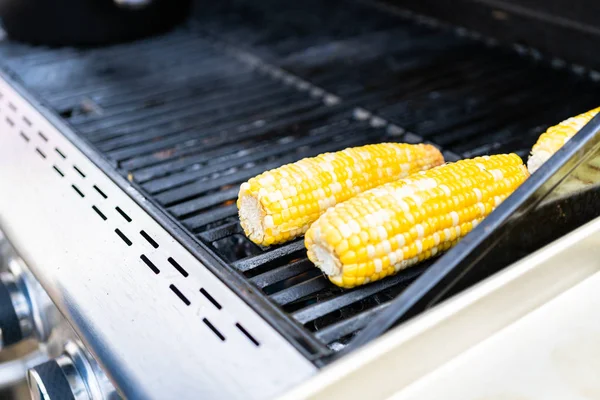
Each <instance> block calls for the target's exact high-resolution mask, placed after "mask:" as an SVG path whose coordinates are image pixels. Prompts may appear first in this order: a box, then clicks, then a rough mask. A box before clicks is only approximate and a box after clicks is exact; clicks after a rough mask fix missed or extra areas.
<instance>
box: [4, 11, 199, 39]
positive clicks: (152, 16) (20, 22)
mask: <svg viewBox="0 0 600 400" xmlns="http://www.w3.org/2000/svg"><path fill="white" fill-rule="evenodd" d="M189 7H190V0H153V1H152V2H151V3H150V4H149V5H147V6H145V7H143V8H140V9H127V8H122V7H119V6H118V5H117V4H115V2H114V1H113V0H0V18H1V19H2V25H3V28H4V30H5V31H6V33H7V34H8V37H9V38H10V39H13V40H18V41H22V42H27V43H31V44H40V45H50V46H65V45H66V46H77V45H103V44H110V43H117V42H124V41H130V40H134V39H137V38H141V37H145V36H149V35H153V34H157V33H161V32H164V31H166V30H169V29H171V28H172V27H173V26H175V25H176V24H178V23H179V22H181V21H182V20H183V19H185V17H186V16H187V14H188V11H189Z"/></svg>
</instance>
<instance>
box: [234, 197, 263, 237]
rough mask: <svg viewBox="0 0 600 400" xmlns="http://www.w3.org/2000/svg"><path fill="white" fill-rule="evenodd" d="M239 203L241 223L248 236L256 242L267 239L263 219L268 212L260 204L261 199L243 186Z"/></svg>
mask: <svg viewBox="0 0 600 400" xmlns="http://www.w3.org/2000/svg"><path fill="white" fill-rule="evenodd" d="M238 203H239V205H238V209H239V217H240V224H241V225H242V228H243V229H244V232H246V234H247V236H248V238H249V239H250V240H252V241H253V242H254V243H258V244H260V243H262V242H263V241H264V239H265V227H264V224H263V221H264V220H265V216H266V214H267V213H266V212H265V209H264V207H263V206H262V205H261V204H260V200H259V199H258V198H257V197H256V196H254V195H252V194H251V193H247V192H246V191H245V190H244V188H241V189H240V194H239V195H238Z"/></svg>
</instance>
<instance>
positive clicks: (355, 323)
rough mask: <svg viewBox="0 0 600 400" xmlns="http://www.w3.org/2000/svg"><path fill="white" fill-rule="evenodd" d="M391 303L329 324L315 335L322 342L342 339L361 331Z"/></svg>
mask: <svg viewBox="0 0 600 400" xmlns="http://www.w3.org/2000/svg"><path fill="white" fill-rule="evenodd" d="M388 304H389V303H383V304H380V305H378V306H375V307H373V308H370V309H368V310H365V311H363V312H361V313H360V314H356V315H354V316H352V317H349V318H347V319H345V320H342V321H339V322H337V323H334V324H332V325H329V326H327V327H325V328H323V329H321V330H318V331H316V332H315V336H316V337H317V339H319V340H320V341H321V342H323V343H325V344H330V343H333V342H335V341H338V340H340V339H342V338H343V337H345V336H348V335H351V334H353V333H355V332H358V331H360V330H361V329H363V328H364V327H365V326H367V325H368V324H369V322H371V321H372V320H373V318H375V316H376V315H377V314H379V313H380V312H382V311H383V310H384V309H385V308H386V307H387V306H388Z"/></svg>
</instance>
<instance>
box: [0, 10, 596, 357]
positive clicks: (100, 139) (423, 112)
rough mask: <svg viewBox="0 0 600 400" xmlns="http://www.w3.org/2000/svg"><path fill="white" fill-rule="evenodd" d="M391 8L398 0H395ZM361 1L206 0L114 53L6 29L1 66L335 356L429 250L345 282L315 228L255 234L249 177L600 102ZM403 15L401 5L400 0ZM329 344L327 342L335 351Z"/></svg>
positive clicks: (562, 79)
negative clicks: (306, 232)
mask: <svg viewBox="0 0 600 400" xmlns="http://www.w3.org/2000/svg"><path fill="white" fill-rule="evenodd" d="M388 11H389V10H388ZM388 11H385V10H382V9H380V8H375V7H373V6H372V5H370V4H368V3H359V2H352V1H342V0H339V1H328V2H320V1H313V0H310V1H304V2H302V3H301V4H292V3H290V4H287V3H286V4H281V2H277V1H261V2H251V1H242V0H235V1H228V2H210V3H207V4H204V3H203V2H202V3H200V4H198V7H196V12H195V15H194V17H193V18H191V20H190V21H189V22H188V24H187V25H186V26H184V27H181V28H179V29H178V30H176V31H173V32H171V33H169V34H166V35H163V36H159V37H154V38H150V39H146V40H142V41H138V42H134V43H128V44H121V45H116V46H111V47H106V48H89V49H73V48H60V49H54V48H40V47H30V46H25V45H21V44H16V43H11V42H4V43H3V44H1V45H0V55H1V56H2V62H3V67H4V68H5V69H7V70H9V71H10V72H11V73H12V74H14V75H16V76H17V77H18V79H20V80H21V81H22V82H23V83H24V85H25V86H26V87H27V88H29V89H30V90H31V91H32V92H34V93H35V94H36V95H37V96H39V97H40V99H42V100H43V101H44V102H45V103H46V104H47V105H48V107H49V108H50V109H52V110H54V111H55V112H56V113H57V114H59V115H60V116H62V118H64V119H65V120H66V121H67V122H68V123H69V124H70V125H71V126H72V127H73V128H74V130H75V131H76V132H77V133H78V134H79V135H80V136H81V137H82V138H84V139H85V140H87V141H88V142H89V143H91V144H92V145H93V146H94V147H95V148H96V149H97V150H98V152H99V153H100V154H102V155H103V156H104V157H106V158H107V159H108V160H110V161H111V162H112V163H113V164H114V166H115V167H116V168H117V169H118V171H119V172H120V173H121V174H123V175H124V176H126V177H128V179H129V180H130V181H131V182H132V183H133V184H134V185H137V186H138V187H139V188H140V189H141V190H142V191H143V192H144V193H146V194H147V196H148V197H149V198H150V199H152V200H153V201H154V202H155V203H156V204H158V205H159V206H160V207H162V208H163V209H164V210H165V212H166V213H167V214H168V215H170V216H171V217H172V218H173V219H174V220H175V221H177V222H178V223H180V224H181V225H182V226H183V227H184V228H185V229H187V230H189V231H190V232H191V233H192V234H193V237H195V238H196V239H197V241H198V242H199V243H200V244H201V245H202V246H205V247H206V248H207V249H208V250H209V251H211V252H213V253H214V254H216V255H217V257H219V258H220V259H221V260H222V261H223V267H224V268H228V269H230V270H231V271H233V272H234V273H237V274H240V275H242V276H243V277H244V278H246V280H247V282H248V283H249V284H250V285H254V286H255V287H256V288H258V289H260V291H261V292H262V294H263V295H264V296H265V297H266V298H267V299H269V301H271V302H273V303H274V304H276V305H277V306H278V307H280V308H281V309H282V310H283V312H284V314H285V317H284V322H285V323H289V324H299V325H301V326H303V327H304V328H306V330H308V331H310V332H312V333H314V336H315V337H316V338H317V340H318V341H319V342H320V343H321V345H322V346H323V349H324V350H325V353H326V352H328V351H336V350H339V349H340V348H343V346H344V344H345V343H346V342H347V341H348V339H349V338H351V337H352V336H353V335H354V334H355V333H356V332H357V331H358V330H360V329H361V328H362V327H364V326H365V324H367V323H368V322H369V321H370V320H371V319H372V317H373V316H374V315H375V314H376V313H378V312H380V311H381V310H382V309H383V308H385V307H386V304H387V303H388V302H389V300H390V299H392V298H393V297H395V296H396V295H398V294H399V293H401V292H402V291H403V289H404V288H405V287H406V286H407V285H408V284H410V282H412V281H413V280H414V279H415V278H416V277H417V276H419V275H420V273H421V272H422V271H423V270H424V269H425V268H427V263H425V264H424V265H422V266H419V267H416V268H412V269H409V270H407V271H404V272H402V273H400V274H398V275H396V276H394V277H390V278H388V279H384V280H382V281H379V282H376V283H373V284H370V285H367V286H365V287H361V288H357V289H354V290H340V289H338V288H336V287H334V286H333V285H332V284H330V283H329V282H328V281H327V280H326V279H325V278H324V277H323V276H322V275H321V274H320V273H319V271H318V270H317V269H316V268H315V267H314V266H313V265H312V264H311V263H310V262H309V261H308V260H307V259H306V257H305V250H304V246H303V241H302V240H297V241H294V242H292V243H289V244H285V245H282V246H275V247H271V248H260V247H258V246H256V245H254V244H252V243H251V242H250V241H249V240H247V239H246V238H245V237H244V235H243V234H242V231H241V228H240V226H239V222H238V219H237V209H236V205H235V199H236V195H237V192H238V188H239V185H240V184H241V183H242V182H243V181H245V180H247V179H248V178H250V177H252V176H254V175H257V174H259V173H261V172H263V171H265V170H267V169H270V168H274V167H277V166H280V165H282V164H286V163H289V162H293V161H296V160H298V159H301V158H303V157H309V156H315V155H317V154H320V153H323V152H325V151H336V150H340V149H343V148H345V147H349V146H358V145H362V144H367V143H376V142H383V141H403V142H406V141H408V142H422V141H426V142H432V143H434V144H436V145H438V146H439V147H440V148H442V149H443V150H444V152H445V155H446V156H447V159H448V160H455V159H457V158H463V157H473V156H477V155H483V154H493V153H502V152H516V153H518V154H519V155H520V156H522V157H525V156H526V154H527V153H528V151H529V149H530V147H531V145H532V144H533V142H534V141H535V140H536V138H537V136H538V135H539V134H540V133H541V132H542V131H543V130H544V129H545V128H546V127H547V126H548V125H549V124H553V123H556V122H558V121H560V120H562V119H564V118H566V117H568V116H570V115H574V114H577V113H579V112H582V111H585V110H587V109H589V108H592V107H594V106H596V105H597V104H596V102H597V98H598V94H599V91H598V85H597V84H596V83H595V82H593V81H592V80H591V79H590V78H589V77H588V75H586V74H584V73H579V74H578V73H576V72H573V71H572V70H570V69H567V68H565V67H564V66H562V65H559V63H554V64H553V63H552V62H551V60H547V59H545V58H540V59H534V58H531V57H528V56H523V55H519V54H518V53H517V52H515V51H513V50H512V49H506V48H502V47H500V46H498V45H496V44H495V43H494V42H493V41H492V40H476V39H474V38H472V37H469V36H468V35H464V34H463V35H461V34H460V33H464V32H462V31H458V32H457V31H456V30H453V29H448V28H441V27H435V26H429V25H424V24H420V23H419V19H418V18H413V19H410V18H405V17H406V15H405V17H403V16H402V15H396V14H395V13H392V12H388ZM400 14H402V13H400ZM321 353H323V352H321Z"/></svg>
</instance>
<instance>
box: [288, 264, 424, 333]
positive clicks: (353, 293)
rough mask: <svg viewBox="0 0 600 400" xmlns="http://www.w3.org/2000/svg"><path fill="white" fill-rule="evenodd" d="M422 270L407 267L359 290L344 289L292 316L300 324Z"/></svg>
mask: <svg viewBox="0 0 600 400" xmlns="http://www.w3.org/2000/svg"><path fill="white" fill-rule="evenodd" d="M424 270H425V268H424V267H416V268H410V269H407V270H405V271H403V272H401V273H398V274H397V275H394V276H392V277H390V278H389V279H384V280H381V281H377V282H375V283H373V284H371V285H368V286H365V287H364V289H362V288H361V290H349V291H344V292H343V293H342V294H340V295H338V296H335V297H333V298H331V299H328V300H325V301H321V302H319V303H316V304H313V305H310V306H308V307H305V308H303V309H302V310H300V311H297V312H295V313H294V314H292V316H293V317H294V318H295V319H296V320H297V321H298V322H300V323H301V324H306V323H308V322H311V321H314V320H315V319H317V318H320V317H322V316H324V315H327V314H329V313H331V312H334V311H336V310H339V309H341V308H342V307H345V306H348V305H350V304H353V303H356V302H358V301H361V300H364V299H366V298H367V297H369V296H371V295H374V294H376V293H379V292H382V291H383V290H385V289H388V288H390V287H392V286H396V285H398V284H404V285H407V284H408V283H409V282H411V281H412V280H413V279H415V278H416V277H417V276H419V275H420V274H421V273H422V272H423V271H424Z"/></svg>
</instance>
